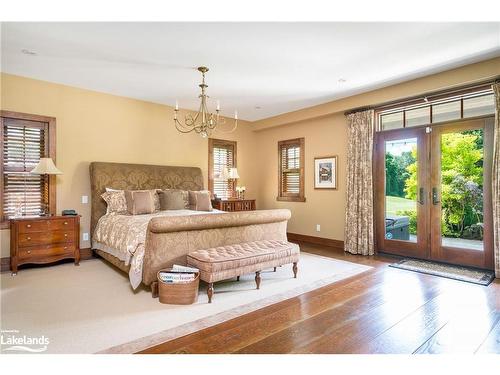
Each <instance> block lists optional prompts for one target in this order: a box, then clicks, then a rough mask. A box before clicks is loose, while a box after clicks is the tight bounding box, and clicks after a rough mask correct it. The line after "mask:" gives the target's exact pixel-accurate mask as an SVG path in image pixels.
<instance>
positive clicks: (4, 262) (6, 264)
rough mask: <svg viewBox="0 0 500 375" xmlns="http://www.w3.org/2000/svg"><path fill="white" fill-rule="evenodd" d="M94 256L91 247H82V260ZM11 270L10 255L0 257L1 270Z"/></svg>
mask: <svg viewBox="0 0 500 375" xmlns="http://www.w3.org/2000/svg"><path fill="white" fill-rule="evenodd" d="M93 257H94V253H93V251H92V249H91V248H90V247H88V248H85V249H80V260H89V259H92V258H93ZM9 271H10V257H3V258H0V272H9Z"/></svg>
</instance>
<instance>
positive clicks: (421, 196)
mask: <svg viewBox="0 0 500 375" xmlns="http://www.w3.org/2000/svg"><path fill="white" fill-rule="evenodd" d="M418 203H420V204H421V205H423V204H424V188H423V187H421V188H420V189H419V190H418Z"/></svg>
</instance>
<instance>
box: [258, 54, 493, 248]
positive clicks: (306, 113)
mask: <svg viewBox="0 0 500 375" xmlns="http://www.w3.org/2000/svg"><path fill="white" fill-rule="evenodd" d="M498 76H500V58H495V59H491V60H487V61H484V62H480V63H476V64H471V65H467V66H464V67H461V68H457V69H453V70H449V71H445V72H442V73H438V74H433V75H430V76H427V77H423V78H420V79H415V80H412V81H408V82H404V83H401V84H397V85H393V86H389V87H386V88H383V89H379V90H374V91H371V92H367V93H364V94H360V95H354V96H350V97H348V98H345V99H340V100H336V101H333V102H329V103H326V104H322V105H319V106H316V107H310V108H306V109H303V110H300V111H296V112H290V113H285V114H283V115H279V116H276V117H273V118H268V119H264V120H261V121H257V122H254V123H252V127H253V128H254V129H255V130H256V131H257V144H258V145H259V152H258V157H259V159H258V161H259V165H260V166H261V168H260V175H261V176H262V178H261V180H260V186H259V194H258V197H257V199H258V202H259V208H261V209H270V208H289V209H290V210H292V218H291V220H290V221H289V225H288V231H289V232H291V233H298V234H303V235H309V236H315V237H322V238H328V239H333V240H344V217H345V203H346V190H345V177H346V161H347V160H346V152H347V145H348V138H347V123H346V120H345V116H344V111H346V110H349V109H352V108H356V107H362V106H370V105H377V104H379V103H382V102H387V101H392V100H398V99H401V98H405V97H410V96H415V95H420V94H423V93H427V92H430V91H436V90H441V89H446V88H450V87H454V86H461V85H464V84H470V83H473V82H477V81H482V80H487V79H491V78H492V77H498ZM298 137H305V197H306V201H305V202H278V201H276V196H277V193H278V160H277V155H278V153H277V147H278V145H277V144H278V141H280V140H285V139H292V138H298ZM329 155H338V157H339V158H338V163H339V173H338V180H339V189H338V190H326V191H325V190H314V187H313V182H314V170H313V165H314V164H313V163H314V157H318V156H329ZM316 224H320V225H321V232H316Z"/></svg>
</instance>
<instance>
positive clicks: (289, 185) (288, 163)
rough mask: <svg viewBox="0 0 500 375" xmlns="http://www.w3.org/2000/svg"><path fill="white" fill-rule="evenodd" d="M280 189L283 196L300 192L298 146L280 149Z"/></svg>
mask: <svg viewBox="0 0 500 375" xmlns="http://www.w3.org/2000/svg"><path fill="white" fill-rule="evenodd" d="M281 174H282V175H281V185H282V186H281V189H282V191H283V193H285V194H299V192H300V145H284V146H283V147H282V148H281Z"/></svg>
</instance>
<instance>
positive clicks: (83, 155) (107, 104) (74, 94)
mask: <svg viewBox="0 0 500 375" xmlns="http://www.w3.org/2000/svg"><path fill="white" fill-rule="evenodd" d="M0 98H1V109H3V110H10V111H16V112H25V113H32V114H39V115H44V116H52V117H55V118H56V120H57V150H56V152H57V162H56V164H57V166H58V168H59V169H61V170H62V171H63V173H64V174H63V175H62V176H58V177H57V211H58V213H60V212H61V210H63V209H68V208H74V209H76V211H77V212H78V213H80V214H81V215H82V216H83V217H82V228H81V231H82V233H83V232H88V231H89V223H90V204H81V196H82V195H90V181H89V172H88V167H89V163H90V162H91V161H112V162H129V163H145V164H161V165H179V166H198V167H200V168H201V169H202V171H203V176H204V178H205V186H207V170H208V141H207V140H206V139H203V138H201V137H200V136H199V135H196V134H180V133H178V132H177V131H176V130H175V128H174V125H173V123H172V118H173V108H171V107H167V106H164V105H159V104H153V103H148V102H144V101H139V100H134V99H128V98H124V97H118V96H113V95H107V94H102V93H98V92H93V91H88V90H82V89H77V88H73V87H68V86H63V85H58V84H54V83H48V82H44V81H38V80H33V79H29V78H23V77H18V76H13V75H8V74H2V80H1V97H0ZM213 136H214V137H218V138H223V139H231V140H236V141H237V142H238V171H239V172H240V176H241V180H240V184H242V185H245V186H246V187H247V196H248V197H255V196H256V194H257V193H256V191H257V181H258V179H256V178H255V174H254V172H255V163H253V162H252V155H253V152H254V150H255V146H254V139H255V133H254V132H252V131H251V129H250V126H249V123H246V122H244V121H240V122H239V127H238V130H237V131H236V132H234V133H231V134H229V135H226V134H217V133H214V134H213ZM0 237H1V238H0V244H1V251H0V256H1V257H6V256H9V231H8V230H2V231H0ZM89 246H90V243H89V242H88V241H85V242H81V247H82V248H86V247H89Z"/></svg>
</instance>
